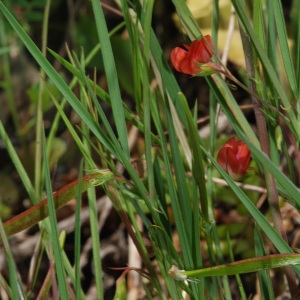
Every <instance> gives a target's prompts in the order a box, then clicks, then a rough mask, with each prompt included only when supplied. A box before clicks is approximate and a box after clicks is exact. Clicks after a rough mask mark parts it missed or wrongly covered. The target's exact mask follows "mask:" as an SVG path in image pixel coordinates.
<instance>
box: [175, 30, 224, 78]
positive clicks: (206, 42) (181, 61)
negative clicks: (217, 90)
mask: <svg viewBox="0 0 300 300" xmlns="http://www.w3.org/2000/svg"><path fill="white" fill-rule="evenodd" d="M183 46H184V48H185V49H182V48H180V47H176V48H174V49H173V50H172V51H171V55H170V56H171V63H172V65H173V67H174V68H175V69H176V70H177V71H178V72H181V73H184V74H188V75H198V76H207V75H210V74H212V73H215V72H218V71H220V67H219V66H218V65H217V64H216V63H213V62H210V60H211V58H212V56H213V50H214V44H213V42H212V40H211V37H210V35H206V36H204V37H203V38H202V39H201V40H200V41H197V40H195V41H193V42H192V43H191V45H190V46H187V45H185V44H184V45H183Z"/></svg>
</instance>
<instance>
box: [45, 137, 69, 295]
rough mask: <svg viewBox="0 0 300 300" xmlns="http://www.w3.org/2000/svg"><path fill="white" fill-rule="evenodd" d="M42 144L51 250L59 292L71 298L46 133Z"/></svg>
mask: <svg viewBox="0 0 300 300" xmlns="http://www.w3.org/2000/svg"><path fill="white" fill-rule="evenodd" d="M42 145H43V157H44V159H43V164H44V174H45V185H46V193H47V197H48V207H49V219H50V227H51V233H50V236H49V238H50V242H51V248H52V249H51V251H53V253H54V261H55V270H56V276H57V281H58V287H59V294H60V297H61V298H62V299H69V294H68V289H67V282H66V273H65V269H64V265H63V260H62V254H61V246H60V241H59V234H58V228H57V219H56V209H55V204H54V199H53V194H52V187H51V179H50V171H49V166H48V160H47V153H46V138H45V133H44V134H43V136H42Z"/></svg>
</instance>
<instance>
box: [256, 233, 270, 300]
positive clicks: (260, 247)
mask: <svg viewBox="0 0 300 300" xmlns="http://www.w3.org/2000/svg"><path fill="white" fill-rule="evenodd" d="M254 242H255V254H256V257H260V256H265V255H267V251H266V249H265V247H264V241H263V238H262V236H261V234H260V232H259V229H258V228H257V227H255V228H254ZM258 278H259V286H260V291H261V296H262V299H264V300H268V299H274V291H273V288H272V280H271V277H270V272H269V271H268V270H260V271H258Z"/></svg>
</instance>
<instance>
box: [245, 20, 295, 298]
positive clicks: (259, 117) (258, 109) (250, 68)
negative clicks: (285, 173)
mask: <svg viewBox="0 0 300 300" xmlns="http://www.w3.org/2000/svg"><path fill="white" fill-rule="evenodd" d="M240 33H241V39H242V44H243V48H244V53H245V60H246V67H247V75H248V77H249V79H250V80H249V84H250V90H251V99H252V103H253V109H254V114H255V119H256V126H257V133H258V139H259V141H260V145H261V150H262V151H263V152H264V153H265V154H266V155H267V156H268V157H270V143H269V136H268V128H267V122H266V118H265V116H264V114H263V106H262V102H261V101H259V99H258V98H259V97H258V95H257V90H256V84H255V81H254V80H253V78H255V68H254V59H253V52H252V45H251V43H250V41H249V38H248V36H247V35H246V33H245V31H244V29H243V27H242V26H241V27H240ZM256 95H257V96H256ZM263 171H264V175H265V182H266V188H267V195H268V202H269V206H270V211H271V214H272V218H273V222H274V227H275V229H276V230H277V231H278V232H279V233H280V235H281V236H282V238H283V239H284V240H285V241H286V242H287V236H286V232H285V229H284V227H283V222H282V216H281V213H280V209H279V197H278V190H277V187H276V182H275V178H274V177H273V175H272V174H271V173H270V172H269V171H268V170H267V169H266V168H264V166H263ZM285 274H286V277H287V280H288V284H289V288H290V293H291V295H292V296H293V299H296V294H297V290H298V289H297V284H296V277H295V273H294V272H293V270H292V268H290V267H286V268H285Z"/></svg>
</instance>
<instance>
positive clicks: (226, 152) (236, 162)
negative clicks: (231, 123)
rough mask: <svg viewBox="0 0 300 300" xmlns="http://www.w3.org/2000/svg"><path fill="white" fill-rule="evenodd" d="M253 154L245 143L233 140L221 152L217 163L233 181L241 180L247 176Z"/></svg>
mask: <svg viewBox="0 0 300 300" xmlns="http://www.w3.org/2000/svg"><path fill="white" fill-rule="evenodd" d="M250 158H251V152H250V150H249V149H248V147H247V145H246V144H245V143H244V142H243V141H237V140H236V139H235V137H233V138H231V139H230V140H229V141H228V142H227V143H226V144H225V145H224V146H223V147H222V149H221V150H220V152H219V154H218V157H217V161H218V163H219V165H220V166H221V168H222V169H223V170H225V171H226V172H227V173H228V174H229V175H230V176H231V178H232V179H233V180H240V179H242V177H243V176H244V175H245V174H246V171H247V168H248V165H249V162H250Z"/></svg>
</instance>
